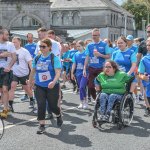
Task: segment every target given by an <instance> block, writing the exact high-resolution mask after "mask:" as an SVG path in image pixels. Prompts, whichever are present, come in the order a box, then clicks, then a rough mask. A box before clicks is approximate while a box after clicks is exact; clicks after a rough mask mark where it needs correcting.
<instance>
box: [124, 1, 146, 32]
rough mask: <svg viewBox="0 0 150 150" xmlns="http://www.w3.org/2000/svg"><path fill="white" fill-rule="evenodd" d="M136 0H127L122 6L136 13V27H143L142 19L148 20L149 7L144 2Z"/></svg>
mask: <svg viewBox="0 0 150 150" xmlns="http://www.w3.org/2000/svg"><path fill="white" fill-rule="evenodd" d="M135 1H136V0H127V2H124V3H123V5H122V7H123V8H125V9H126V10H127V11H129V12H130V13H131V14H133V15H134V19H135V25H136V29H139V30H141V29H142V19H144V20H147V14H148V8H147V6H146V5H145V4H144V3H142V2H141V3H137V1H136V2H135ZM139 1H140V0H139Z"/></svg>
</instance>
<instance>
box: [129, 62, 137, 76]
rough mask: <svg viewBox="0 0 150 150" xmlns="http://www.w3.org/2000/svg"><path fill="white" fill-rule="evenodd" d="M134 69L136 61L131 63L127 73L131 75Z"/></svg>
mask: <svg viewBox="0 0 150 150" xmlns="http://www.w3.org/2000/svg"><path fill="white" fill-rule="evenodd" d="M135 69H136V63H132V66H131V68H130V70H129V71H128V75H131V74H132V73H133V72H134V71H135Z"/></svg>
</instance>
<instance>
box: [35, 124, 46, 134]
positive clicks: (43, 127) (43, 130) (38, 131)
mask: <svg viewBox="0 0 150 150" xmlns="http://www.w3.org/2000/svg"><path fill="white" fill-rule="evenodd" d="M44 132H45V126H44V125H40V126H39V129H38V130H37V132H36V133H37V134H43V133H44Z"/></svg>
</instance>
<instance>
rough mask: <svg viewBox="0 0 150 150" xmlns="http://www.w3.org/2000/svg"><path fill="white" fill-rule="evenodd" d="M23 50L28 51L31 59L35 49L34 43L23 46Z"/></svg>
mask: <svg viewBox="0 0 150 150" xmlns="http://www.w3.org/2000/svg"><path fill="white" fill-rule="evenodd" d="M24 48H25V49H27V50H28V51H29V53H30V54H31V56H32V58H34V57H35V54H34V53H35V49H36V43H27V44H26V45H25V46H24Z"/></svg>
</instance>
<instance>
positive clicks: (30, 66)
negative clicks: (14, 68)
mask: <svg viewBox="0 0 150 150" xmlns="http://www.w3.org/2000/svg"><path fill="white" fill-rule="evenodd" d="M28 65H29V68H30V70H32V60H30V61H28Z"/></svg>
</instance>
